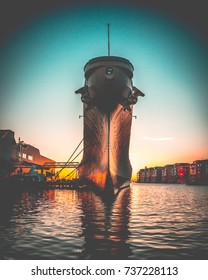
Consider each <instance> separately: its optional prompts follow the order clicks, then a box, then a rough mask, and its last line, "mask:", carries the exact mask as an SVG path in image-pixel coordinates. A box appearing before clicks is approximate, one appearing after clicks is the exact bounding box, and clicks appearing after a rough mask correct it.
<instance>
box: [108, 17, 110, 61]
mask: <svg viewBox="0 0 208 280" xmlns="http://www.w3.org/2000/svg"><path fill="white" fill-rule="evenodd" d="M108 56H110V24H109V23H108Z"/></svg>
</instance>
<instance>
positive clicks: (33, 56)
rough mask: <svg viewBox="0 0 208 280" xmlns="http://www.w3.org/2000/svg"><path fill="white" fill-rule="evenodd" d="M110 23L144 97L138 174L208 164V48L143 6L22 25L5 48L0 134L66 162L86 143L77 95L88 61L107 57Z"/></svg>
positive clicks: (114, 45) (58, 12) (79, 10)
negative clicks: (173, 165) (164, 167)
mask: <svg viewBox="0 0 208 280" xmlns="http://www.w3.org/2000/svg"><path fill="white" fill-rule="evenodd" d="M107 23H110V26H111V55H114V56H121V57H124V58H127V59H129V60H130V61H131V63H132V64H133V65H134V77H133V84H134V85H135V86H136V87H137V88H139V89H140V90H141V91H142V92H144V93H145V97H144V98H139V101H138V103H137V104H136V105H135V106H134V109H133V115H134V116H136V118H133V121H132V131H131V144H130V160H131V163H132V166H133V173H134V174H136V172H137V171H138V170H139V169H140V168H143V167H145V166H147V167H151V166H158V165H160V166H162V165H165V164H170V163H176V162H192V161H194V160H196V159H202V158H203V159H205V158H208V129H207V123H208V111H207V104H208V94H207V88H208V79H207V73H208V69H207V68H208V63H207V62H208V53H207V45H206V43H205V41H203V40H202V38H201V37H200V36H199V34H198V33H197V32H196V31H195V30H194V29H193V28H191V27H190V26H189V25H187V24H185V23H183V22H182V21H179V20H178V19H177V18H174V17H170V15H168V14H167V13H165V12H164V11H163V12H162V11H158V10H154V9H150V8H144V7H139V6H138V7H136V8H135V7H133V6H127V5H116V4H115V5H109V4H102V5H96V4H91V5H89V4H88V5H86V6H85V5H79V6H73V5H71V6H68V7H65V8H60V9H53V10H50V11H47V12H45V11H44V12H42V13H40V14H39V15H38V16H35V17H33V18H31V19H30V20H28V21H26V23H24V24H22V25H20V26H19V28H17V29H16V30H15V31H14V32H13V33H12V34H11V35H10V36H8V38H7V40H5V42H4V44H2V45H1V49H0V61H1V64H0V92H1V95H0V128H1V129H11V130H13V131H14V132H15V137H16V140H17V139H18V137H21V139H22V140H24V141H25V142H26V143H28V144H31V145H34V146H35V147H37V148H39V149H40V152H41V154H42V155H44V156H47V157H49V158H51V159H54V160H56V161H67V159H68V158H69V157H70V155H71V154H72V152H73V151H74V149H75V148H76V146H77V145H78V143H79V142H80V140H81V139H82V138H83V119H82V118H79V115H82V113H83V109H82V102H81V100H80V96H79V95H76V94H75V90H77V89H79V88H80V87H82V86H83V85H84V72H83V67H84V65H85V64H86V63H87V62H88V60H90V59H92V58H93V57H97V56H105V55H107ZM78 159H79V160H81V155H80V157H79V158H78Z"/></svg>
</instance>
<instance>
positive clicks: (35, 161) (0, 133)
mask: <svg viewBox="0 0 208 280" xmlns="http://www.w3.org/2000/svg"><path fill="white" fill-rule="evenodd" d="M45 162H52V163H55V161H54V160H52V159H50V158H47V157H45V156H43V155H41V154H40V151H39V149H38V148H36V147H34V146H32V145H30V144H26V143H24V141H22V140H20V138H19V139H18V142H16V140H15V135H14V132H13V131H12V130H10V129H4V130H0V177H1V178H7V177H9V176H10V175H15V174H20V173H21V174H25V173H29V172H32V171H31V168H32V170H33V172H32V174H35V172H38V173H42V175H46V174H49V173H50V174H53V173H54V172H55V169H54V168H50V169H48V170H46V169H41V167H42V166H43V165H44V163H45Z"/></svg>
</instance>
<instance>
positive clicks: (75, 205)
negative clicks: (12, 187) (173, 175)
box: [0, 184, 208, 259]
mask: <svg viewBox="0 0 208 280" xmlns="http://www.w3.org/2000/svg"><path fill="white" fill-rule="evenodd" d="M0 258H1V259H208V187H205V186H186V185H165V184H163V185H162V184H161V185H160V184H132V185H131V187H130V188H129V189H125V190H123V191H122V192H120V194H119V196H118V197H117V199H116V201H115V202H114V204H113V205H111V204H106V203H104V202H103V201H102V200H101V199H100V198H99V197H98V196H96V195H95V194H94V193H92V192H90V191H88V192H87V191H76V190H42V191H38V190H36V191H34V190H33V191H24V192H19V191H18V192H2V193H1V195H0Z"/></svg>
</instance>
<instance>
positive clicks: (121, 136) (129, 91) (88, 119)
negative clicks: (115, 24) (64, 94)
mask: <svg viewBox="0 0 208 280" xmlns="http://www.w3.org/2000/svg"><path fill="white" fill-rule="evenodd" d="M133 71H134V67H133V65H132V64H131V62H130V61H129V60H127V59H125V58H122V57H117V56H111V55H110V51H109V41H108V56H101V57H95V58H93V59H91V60H89V61H88V62H87V64H86V65H85V67H84V74H85V83H84V86H83V87H81V88H80V89H78V90H76V91H75V93H76V94H80V95H81V101H82V102H83V121H84V132H83V134H84V149H83V150H84V151H83V158H82V160H81V162H80V164H79V167H78V174H79V178H80V179H81V180H82V179H87V180H88V182H91V183H92V184H93V185H94V186H95V187H96V189H97V190H98V191H100V192H101V193H103V194H116V193H117V192H118V191H119V190H121V189H122V188H124V187H127V186H129V185H130V178H131V175H132V167H131V163H130V159H129V144H130V134H131V124H132V109H133V105H134V104H136V103H137V99H138V97H139V96H144V94H143V93H142V92H141V91H140V90H139V89H138V88H136V87H135V86H134V85H133V82H132V78H133Z"/></svg>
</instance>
